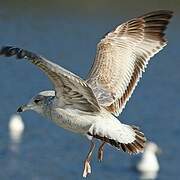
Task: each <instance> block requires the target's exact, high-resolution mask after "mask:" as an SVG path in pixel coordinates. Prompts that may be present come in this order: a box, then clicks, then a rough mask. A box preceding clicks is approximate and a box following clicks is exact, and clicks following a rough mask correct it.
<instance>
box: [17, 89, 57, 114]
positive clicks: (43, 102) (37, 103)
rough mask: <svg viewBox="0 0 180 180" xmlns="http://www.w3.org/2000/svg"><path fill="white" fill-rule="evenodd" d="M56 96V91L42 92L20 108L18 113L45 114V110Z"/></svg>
mask: <svg viewBox="0 0 180 180" xmlns="http://www.w3.org/2000/svg"><path fill="white" fill-rule="evenodd" d="M54 96H55V91H42V92H40V93H39V94H38V95H36V96H34V97H33V98H32V99H31V100H30V101H29V102H28V103H27V104H24V105H22V106H20V107H19V108H18V109H17V112H24V111H28V110H32V111H36V112H37V113H40V114H41V113H43V112H44V110H45V108H46V107H47V106H48V104H49V103H50V102H51V100H52V99H53V98H54Z"/></svg>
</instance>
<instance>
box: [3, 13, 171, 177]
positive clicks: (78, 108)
mask: <svg viewBox="0 0 180 180" xmlns="http://www.w3.org/2000/svg"><path fill="white" fill-rule="evenodd" d="M171 17H172V12H171V11H167V10H160V11H154V12H151V13H148V14H145V15H143V16H140V17H138V18H134V19H132V20H130V21H127V22H126V23H123V24H122V25H119V26H118V27H117V28H115V29H114V30H113V31H112V32H110V33H108V34H107V35H106V36H105V37H104V38H103V39H102V40H101V41H100V42H99V43H98V45H97V54H96V58H95V61H94V64H93V66H92V68H91V71H90V73H89V75H88V78H87V79H86V80H83V79H81V78H80V77H79V76H77V75H75V74H73V73H71V72H70V71H67V70H66V69H64V68H62V67H60V66H58V65H57V64H54V63H52V62H51V61H49V60H47V59H45V58H43V57H42V56H39V55H36V54H35V53H32V52H30V51H27V50H24V49H21V48H16V47H12V46H5V47H2V48H1V50H0V55H5V56H13V55H16V57H17V58H18V59H23V58H24V59H27V60H28V61H30V62H31V63H33V64H34V65H36V66H37V67H38V68H39V69H41V70H42V71H43V72H44V73H45V74H46V75H47V76H48V78H49V79H50V81H51V82H52V84H53V86H54V91H43V92H40V93H39V94H38V95H37V96H35V97H33V98H32V100H30V102H29V103H28V104H27V105H24V106H21V107H20V108H19V109H18V111H19V112H21V111H25V110H34V111H36V112H38V113H40V114H41V115H43V116H45V117H47V118H49V119H51V120H52V121H53V122H55V123H56V124H57V125H58V126H60V127H62V128H65V129H67V130H70V131H73V132H76V133H80V134H84V135H86V136H87V137H88V138H89V139H91V140H92V139H94V138H96V139H99V140H101V141H102V145H101V146H100V148H99V151H98V153H99V154H98V158H99V160H102V157H103V146H104V144H105V143H108V144H110V145H112V146H113V147H115V148H117V149H122V150H123V151H125V152H128V153H138V152H142V151H143V149H144V145H145V141H146V138H145V137H144V134H143V133H142V132H140V130H139V128H137V127H135V126H129V125H126V124H122V123H121V122H120V121H119V120H118V119H117V118H116V117H115V116H114V115H116V116H118V115H119V114H120V113H121V111H122V109H123V108H124V107H125V105H126V102H127V101H128V100H129V98H130V97H131V95H132V92H133V90H134V89H135V87H136V85H137V83H138V81H139V79H140V77H141V76H142V72H143V71H144V70H145V68H146V66H147V64H148V61H149V60H150V58H151V57H152V56H153V55H155V54H156V53H157V52H159V51H160V50H161V49H162V48H163V47H164V46H165V45H166V40H165V38H164V30H165V29H166V26H167V24H168V22H169V19H170V18H171ZM113 114H114V115H113ZM93 149H94V143H93V142H92V144H91V148H90V151H89V153H88V156H87V158H86V160H85V165H84V172H83V176H84V177H86V176H87V174H89V173H91V167H90V158H91V154H92V151H93Z"/></svg>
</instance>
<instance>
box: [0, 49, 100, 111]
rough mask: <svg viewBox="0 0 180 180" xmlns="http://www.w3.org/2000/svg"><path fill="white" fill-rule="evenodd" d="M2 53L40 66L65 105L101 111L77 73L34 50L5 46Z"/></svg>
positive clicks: (84, 109)
mask: <svg viewBox="0 0 180 180" xmlns="http://www.w3.org/2000/svg"><path fill="white" fill-rule="evenodd" d="M0 55H5V56H7V57H9V56H13V55H16V57H17V58H18V59H22V58H24V59H27V60H28V61H30V62H31V63H33V64H35V65H36V66H37V67H39V68H40V69H41V70H42V71H43V72H44V73H45V74H46V75H47V76H48V78H49V79H50V80H51V82H52V83H53V85H54V88H55V91H56V97H57V98H59V99H60V101H61V103H63V102H64V105H67V106H68V105H71V107H73V106H74V107H76V109H80V110H83V111H87V112H88V111H89V112H92V111H97V112H98V111H99V110H100V107H99V105H98V102H97V100H96V97H95V96H94V93H93V91H92V90H91V88H90V87H89V85H88V84H87V83H86V82H85V81H84V80H82V79H81V78H80V77H78V76H77V75H75V74H73V73H71V72H69V71H67V70H65V69H64V68H62V67H60V66H58V65H57V64H54V63H52V62H50V61H48V60H47V59H45V58H43V57H41V56H38V55H36V54H34V53H32V52H29V51H26V50H23V49H20V48H16V47H12V46H5V47H2V49H1V50H0Z"/></svg>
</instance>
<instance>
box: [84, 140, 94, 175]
mask: <svg viewBox="0 0 180 180" xmlns="http://www.w3.org/2000/svg"><path fill="white" fill-rule="evenodd" d="M94 148H95V143H94V142H93V140H91V146H90V149H89V152H88V154H87V157H86V159H85V161H84V170H83V177H84V178H85V177H86V176H87V175H88V174H90V173H91V166H90V161H91V156H92V153H93V150H94Z"/></svg>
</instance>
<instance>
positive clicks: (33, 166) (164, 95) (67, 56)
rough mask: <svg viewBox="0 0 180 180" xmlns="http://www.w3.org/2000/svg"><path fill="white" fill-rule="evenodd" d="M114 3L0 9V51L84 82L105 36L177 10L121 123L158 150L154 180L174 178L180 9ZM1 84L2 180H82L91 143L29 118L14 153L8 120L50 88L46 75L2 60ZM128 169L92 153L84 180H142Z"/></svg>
mask: <svg viewBox="0 0 180 180" xmlns="http://www.w3.org/2000/svg"><path fill="white" fill-rule="evenodd" d="M111 2H112V3H110V2H108V1H99V2H98V3H97V4H96V2H94V3H93V2H92V3H88V4H86V3H85V2H84V1H78V3H77V4H76V3H73V2H72V3H70V2H65V1H54V2H52V3H48V2H44V1H38V3H37V2H33V1H27V2H25V1H13V2H11V1H7V2H2V4H1V7H0V46H2V45H16V46H19V47H23V48H25V49H28V50H31V51H33V52H37V53H38V54H42V55H43V56H45V57H47V58H49V59H52V60H53V61H54V62H56V63H58V64H60V65H62V66H63V67H65V68H67V69H69V70H71V71H73V72H75V73H76V74H78V75H80V76H82V77H84V78H85V77H86V74H87V72H88V70H89V68H90V66H91V64H92V60H93V58H94V56H95V52H96V44H97V43H98V41H99V40H100V38H101V37H102V36H103V34H105V33H106V32H107V31H109V30H111V29H112V28H113V27H114V26H115V25H117V24H119V23H121V22H123V21H125V20H127V19H129V18H131V17H134V16H138V15H141V14H143V13H144V12H147V11H151V10H153V9H160V8H167V9H174V10H175V12H176V14H175V16H174V18H173V21H172V22H171V24H170V25H169V28H168V31H167V37H168V41H169V43H168V46H167V47H166V48H165V49H164V50H163V51H161V52H160V53H159V54H158V55H156V56H155V57H154V58H153V60H152V61H151V62H150V64H149V66H148V69H147V71H146V73H145V74H144V76H143V78H142V80H141V82H140V83H139V86H138V87H137V88H136V90H135V92H134V94H133V96H132V98H131V100H130V101H129V102H128V104H127V106H126V109H125V110H124V111H123V113H122V115H121V117H120V119H121V121H123V122H125V123H129V124H135V125H138V126H140V127H141V129H142V130H143V131H144V133H145V134H146V136H147V137H148V139H149V140H152V141H155V142H156V143H157V144H158V145H159V146H160V147H161V149H162V151H163V153H162V154H161V156H160V157H159V161H160V168H161V170H160V172H159V175H158V179H161V180H169V179H179V178H180V171H179V168H178V167H179V162H180V155H179V152H180V143H179V139H180V126H179V124H180V100H179V97H180V70H179V69H180V59H179V57H180V51H179V47H180V44H179V37H180V35H179V32H180V25H179V18H180V14H179V13H178V10H179V9H178V5H179V3H178V2H177V4H174V5H173V4H172V3H171V4H170V3H169V4H168V2H165V3H164V4H163V6H162V5H161V4H160V2H162V1H159V3H157V1H151V2H147V4H142V2H143V1H139V2H137V3H136V4H134V5H132V7H129V3H130V2H131V1H129V3H128V1H127V2H126V3H125V4H118V5H116V3H117V2H118V1H111ZM113 3H114V4H113ZM149 6H150V7H149ZM179 7H180V6H179ZM130 8H131V9H130ZM0 84H1V85H0V95H1V100H0V124H1V125H0V179H2V180H11V179H13V180H24V179H26V180H49V179H51V180H59V179H61V180H63V179H68V180H71V179H82V178H81V174H82V165H83V163H82V162H83V159H84V157H85V155H86V153H87V150H88V148H89V142H88V140H86V139H85V138H84V137H81V136H79V135H76V134H72V133H69V132H67V131H65V130H63V129H60V128H59V127H57V126H56V125H54V124H53V123H51V122H50V121H47V120H44V118H42V117H40V116H39V115H37V114H36V113H34V112H27V113H24V114H23V115H22V117H23V120H24V123H25V132H24V134H23V136H22V140H21V143H20V144H19V145H18V147H17V149H16V151H12V148H11V140H10V137H9V132H8V122H9V118H10V116H11V115H12V114H13V113H15V112H16V109H17V107H18V106H19V105H21V104H23V103H26V102H27V101H28V100H29V99H30V98H31V97H32V96H34V95H35V94H36V93H38V92H39V91H41V90H46V89H51V88H52V85H51V84H50V82H49V81H48V79H47V78H46V76H44V74H43V73H42V72H40V71H39V70H38V69H37V68H35V67H34V66H33V65H31V64H28V63H27V62H26V61H22V62H21V61H16V60H15V59H14V58H9V59H8V58H4V57H1V58H0ZM132 166H133V157H132V156H129V155H128V154H125V153H123V152H121V151H116V150H115V149H113V148H111V147H109V146H106V149H105V158H104V161H103V162H102V163H99V162H98V161H97V154H96V153H94V156H93V161H92V174H91V175H90V176H89V177H88V179H90V180H97V179H98V180H99V179H103V180H106V179H112V180H116V179H123V180H131V179H132V180H134V179H139V175H138V174H137V173H136V172H135V171H133V169H132Z"/></svg>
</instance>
